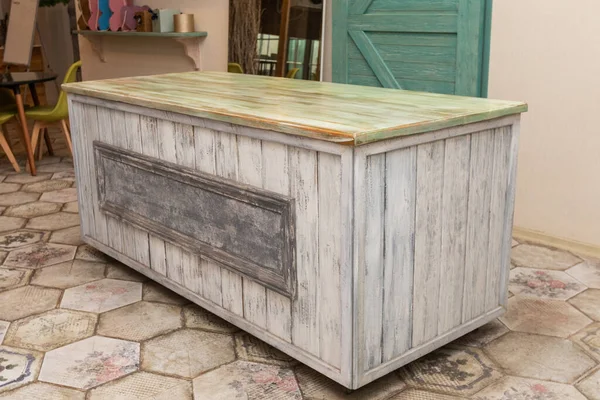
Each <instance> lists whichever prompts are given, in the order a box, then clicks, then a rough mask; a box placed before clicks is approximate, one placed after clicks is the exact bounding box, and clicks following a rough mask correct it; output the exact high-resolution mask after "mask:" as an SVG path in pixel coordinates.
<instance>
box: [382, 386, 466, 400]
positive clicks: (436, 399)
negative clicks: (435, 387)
mask: <svg viewBox="0 0 600 400" xmlns="http://www.w3.org/2000/svg"><path fill="white" fill-rule="evenodd" d="M461 399H463V397H455V396H450V395H447V394H439V393H433V392H426V391H424V390H418V389H408V390H405V391H403V392H401V393H398V394H397V395H395V396H393V397H390V398H389V400H461Z"/></svg>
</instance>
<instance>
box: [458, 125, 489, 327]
mask: <svg viewBox="0 0 600 400" xmlns="http://www.w3.org/2000/svg"><path fill="white" fill-rule="evenodd" d="M493 161H494V131H493V130H490V131H484V132H481V133H477V134H473V135H471V166H470V177H469V199H468V202H469V208H468V217H467V247H466V248H467V254H466V257H465V278H464V288H463V307H462V309H463V311H462V314H463V315H462V322H463V323H464V322H468V321H470V320H471V319H473V318H476V317H477V316H478V315H480V314H482V313H483V311H484V309H485V285H486V269H487V264H488V244H489V241H488V239H489V223H490V215H489V214H490V202H491V186H492V182H491V180H492V166H493Z"/></svg>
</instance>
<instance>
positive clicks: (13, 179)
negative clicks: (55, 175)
mask: <svg viewBox="0 0 600 400" xmlns="http://www.w3.org/2000/svg"><path fill="white" fill-rule="evenodd" d="M51 176H52V175H51V174H37V175H36V176H32V175H30V174H14V175H9V176H7V177H6V179H5V180H4V182H10V183H21V184H26V183H34V182H41V181H45V180H46V179H50V177H51Z"/></svg>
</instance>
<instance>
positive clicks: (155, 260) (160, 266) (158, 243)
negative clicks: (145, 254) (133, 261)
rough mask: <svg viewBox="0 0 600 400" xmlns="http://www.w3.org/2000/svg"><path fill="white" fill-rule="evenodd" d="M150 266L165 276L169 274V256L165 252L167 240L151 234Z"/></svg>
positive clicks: (149, 240) (149, 239)
mask: <svg viewBox="0 0 600 400" xmlns="http://www.w3.org/2000/svg"><path fill="white" fill-rule="evenodd" d="M148 243H149V247H150V268H152V269H153V270H154V271H156V272H158V273H159V274H161V275H163V276H167V256H166V254H165V241H164V240H162V239H159V238H157V237H156V236H154V235H149V238H148Z"/></svg>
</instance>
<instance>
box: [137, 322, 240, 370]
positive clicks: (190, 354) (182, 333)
mask: <svg viewBox="0 0 600 400" xmlns="http://www.w3.org/2000/svg"><path fill="white" fill-rule="evenodd" d="M200 355H201V356H200ZM233 360H235V352H234V350H233V338H232V337H231V336H229V335H222V334H219V333H211V332H203V331H198V330H193V329H183V330H179V331H175V332H173V333H169V334H167V335H164V336H159V337H157V338H155V339H152V340H149V341H148V342H146V343H145V345H144V348H143V349H142V369H143V370H147V371H152V372H158V373H165V374H168V375H177V376H181V377H183V378H194V377H196V376H198V375H200V374H201V373H203V372H205V371H208V370H210V369H213V368H216V367H218V366H220V365H223V364H226V363H229V362H232V361H233Z"/></svg>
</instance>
